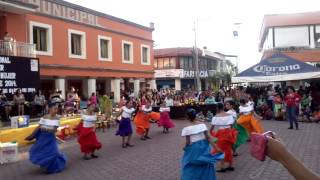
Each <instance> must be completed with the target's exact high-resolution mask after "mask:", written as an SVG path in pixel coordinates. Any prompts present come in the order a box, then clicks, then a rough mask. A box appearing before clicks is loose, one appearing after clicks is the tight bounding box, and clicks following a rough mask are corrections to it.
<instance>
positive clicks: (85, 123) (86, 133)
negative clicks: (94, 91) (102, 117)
mask: <svg viewBox="0 0 320 180" xmlns="http://www.w3.org/2000/svg"><path fill="white" fill-rule="evenodd" d="M95 107H96V105H95V104H94V103H92V102H88V106H87V110H86V113H85V114H82V115H81V119H82V121H81V122H80V123H79V125H78V126H77V127H76V128H75V130H76V131H77V133H78V143H79V144H80V149H81V152H82V153H83V154H84V155H83V159H84V160H90V159H91V158H98V156H97V155H95V154H94V152H95V151H96V150H99V149H100V148H101V146H102V145H101V143H100V142H99V140H98V139H97V135H96V133H95V131H94V127H95V122H96V121H97V115H96V114H95V112H94V110H95V109H96V108H95Z"/></svg>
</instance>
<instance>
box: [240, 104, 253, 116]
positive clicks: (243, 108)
mask: <svg viewBox="0 0 320 180" xmlns="http://www.w3.org/2000/svg"><path fill="white" fill-rule="evenodd" d="M252 111H253V107H252V106H240V107H239V112H240V113H243V114H244V115H248V114H250V113H251V112H252Z"/></svg>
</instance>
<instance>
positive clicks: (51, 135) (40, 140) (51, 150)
mask: <svg viewBox="0 0 320 180" xmlns="http://www.w3.org/2000/svg"><path fill="white" fill-rule="evenodd" d="M59 102H60V101H59V99H57V98H53V99H52V100H51V101H50V102H49V103H48V106H49V114H48V115H45V116H44V117H42V118H41V119H40V121H39V126H38V127H37V128H36V129H35V130H34V131H33V133H32V134H31V135H30V136H28V137H27V138H26V140H28V141H32V140H33V139H36V142H35V144H34V145H33V146H32V147H31V149H30V151H29V154H30V156H29V159H30V161H31V162H32V163H33V164H35V165H39V166H40V167H41V169H43V170H44V171H45V172H46V173H58V172H61V171H62V170H64V169H65V166H66V156H65V155H64V154H62V153H60V151H59V148H58V144H57V139H56V135H55V133H56V131H57V128H58V127H59V125H60V119H59V117H58V116H57V112H58V104H59Z"/></svg>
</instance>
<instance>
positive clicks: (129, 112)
mask: <svg viewBox="0 0 320 180" xmlns="http://www.w3.org/2000/svg"><path fill="white" fill-rule="evenodd" d="M121 109H122V114H121V116H122V117H123V118H131V116H132V113H133V112H134V111H135V109H134V108H130V109H128V108H127V107H126V106H123V107H122V108H121Z"/></svg>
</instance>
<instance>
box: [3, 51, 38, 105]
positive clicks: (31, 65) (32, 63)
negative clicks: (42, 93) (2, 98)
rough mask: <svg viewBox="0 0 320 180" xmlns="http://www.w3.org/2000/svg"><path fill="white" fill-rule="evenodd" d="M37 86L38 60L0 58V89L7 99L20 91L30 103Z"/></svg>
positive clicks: (10, 57) (11, 57) (12, 57)
mask: <svg viewBox="0 0 320 180" xmlns="http://www.w3.org/2000/svg"><path fill="white" fill-rule="evenodd" d="M39 86H40V69H39V59H37V58H29V57H14V56H0V89H1V90H2V91H3V93H4V94H6V95H7V96H8V97H9V98H10V97H12V95H13V94H14V93H15V92H16V91H17V89H21V91H22V93H23V94H24V95H25V97H26V99H27V100H29V101H31V100H32V97H33V93H35V92H36V90H37V89H38V88H39Z"/></svg>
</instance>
